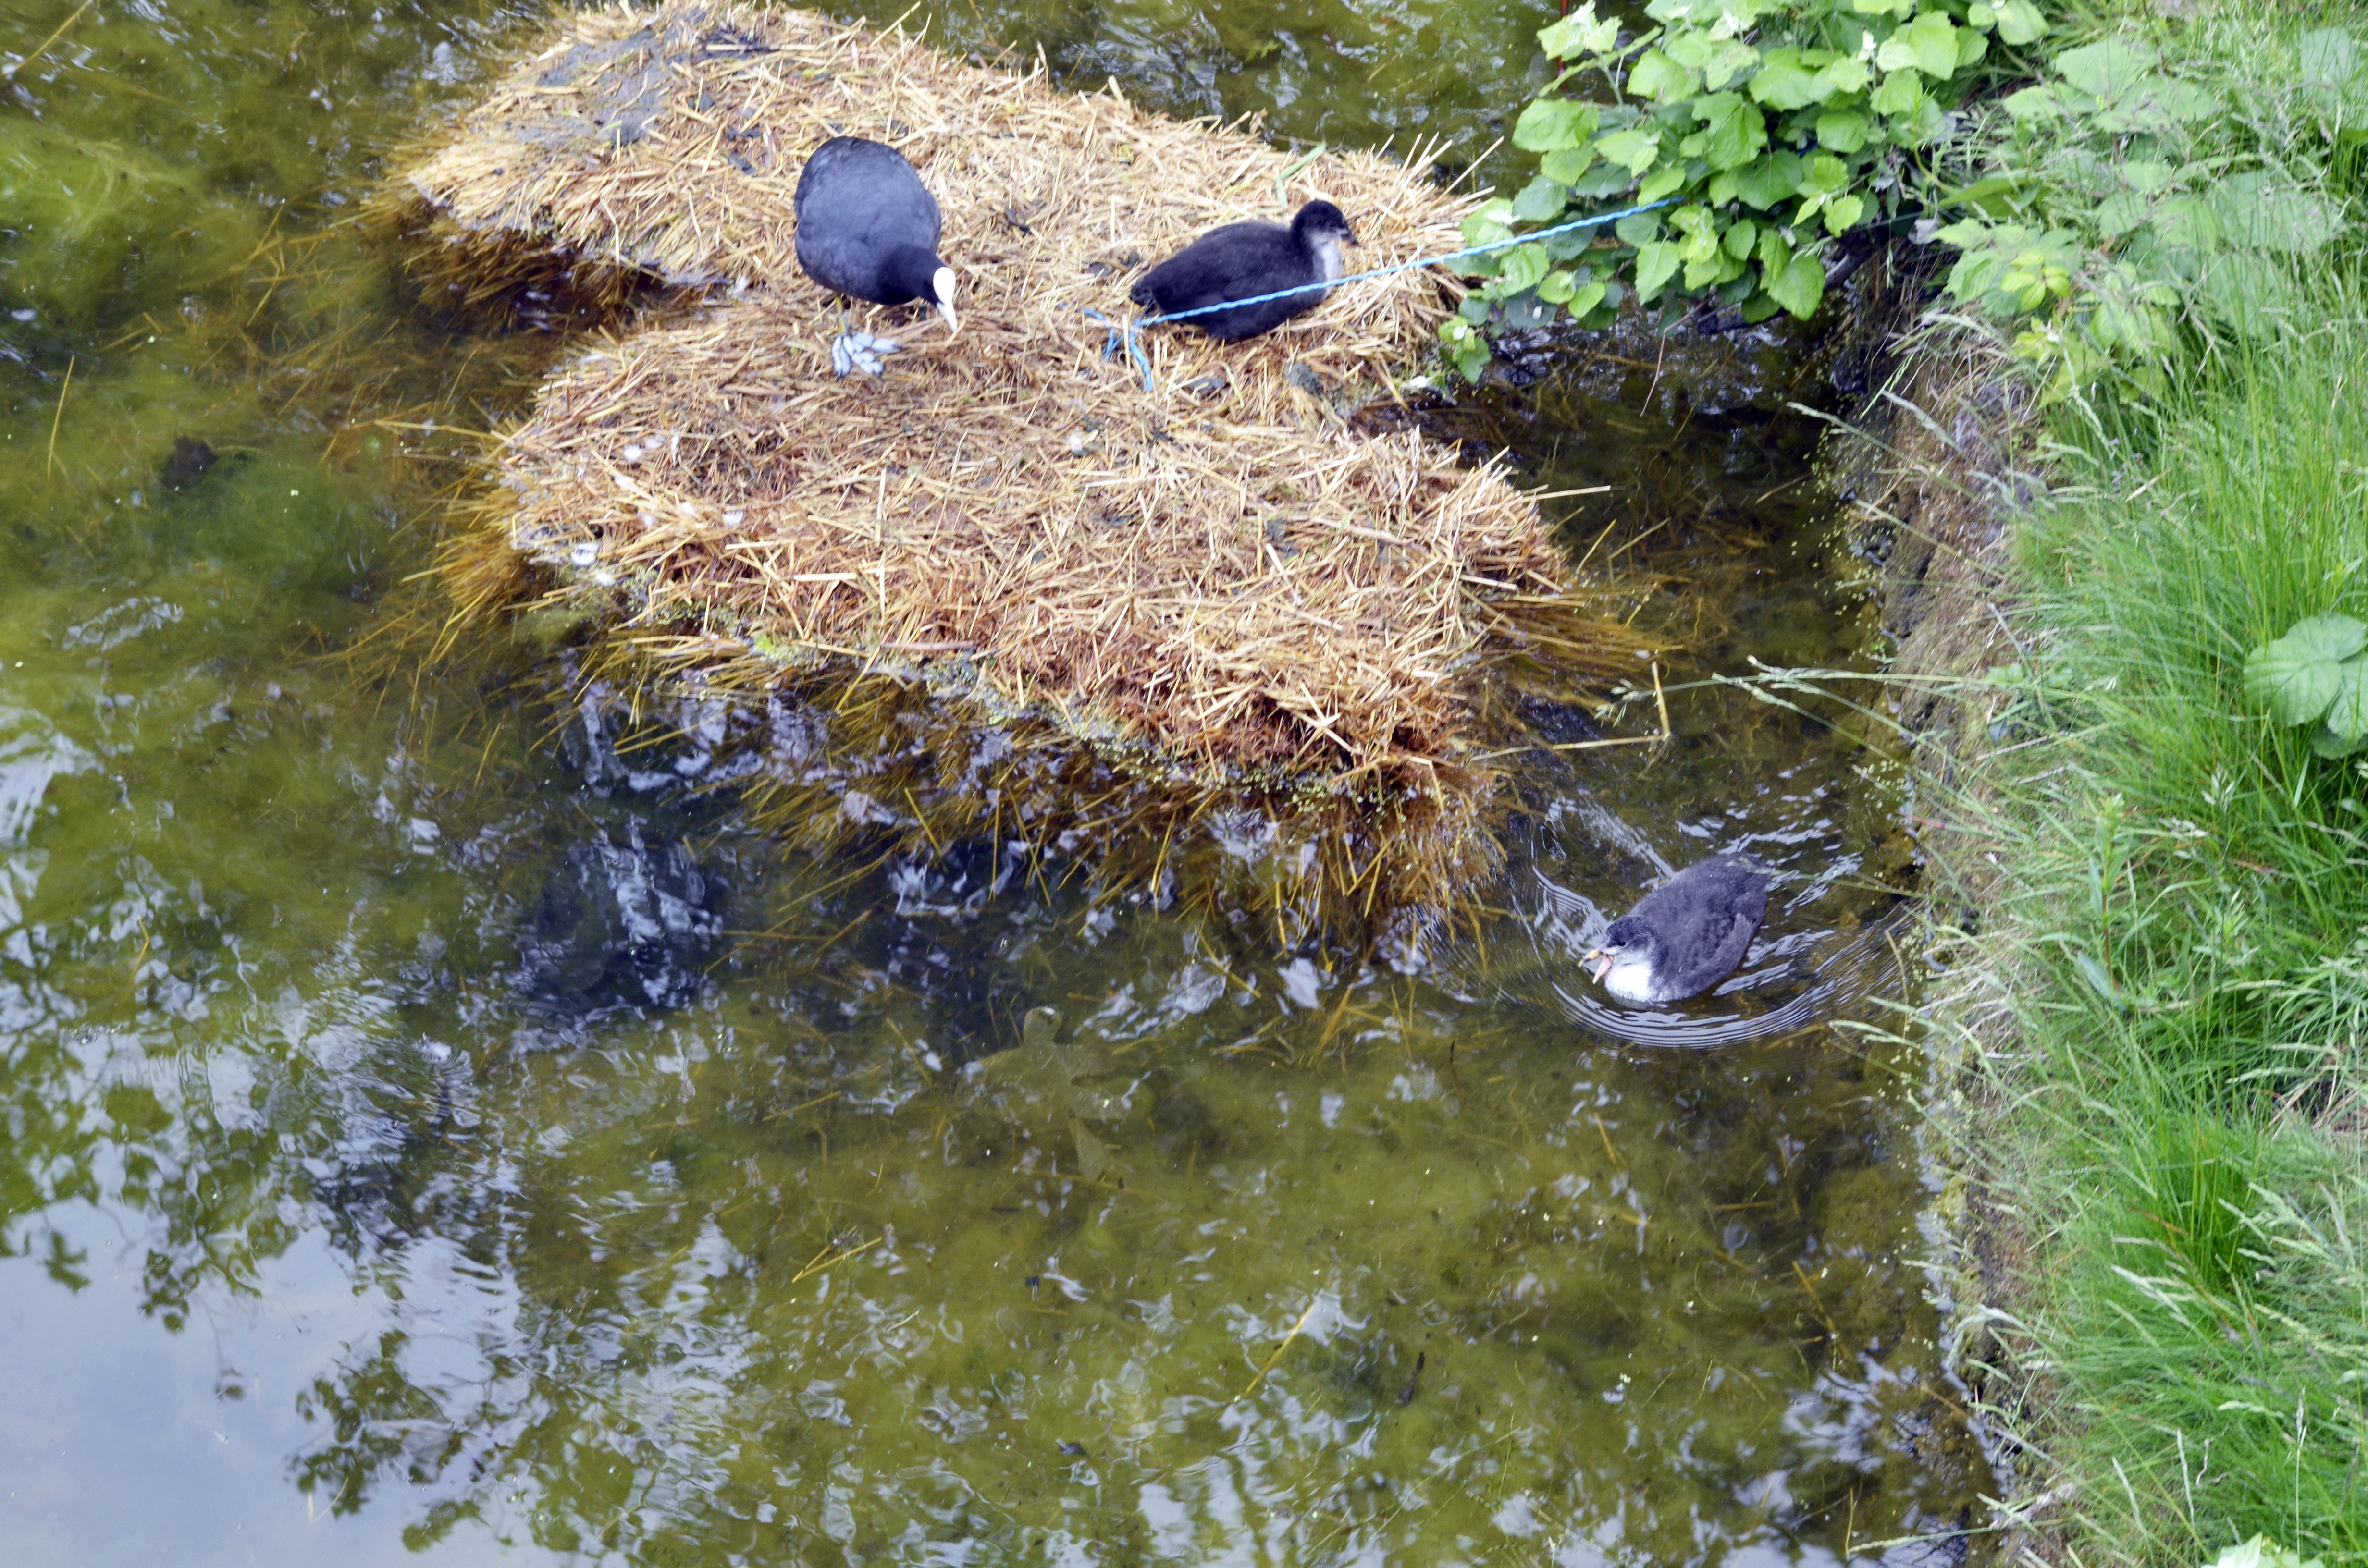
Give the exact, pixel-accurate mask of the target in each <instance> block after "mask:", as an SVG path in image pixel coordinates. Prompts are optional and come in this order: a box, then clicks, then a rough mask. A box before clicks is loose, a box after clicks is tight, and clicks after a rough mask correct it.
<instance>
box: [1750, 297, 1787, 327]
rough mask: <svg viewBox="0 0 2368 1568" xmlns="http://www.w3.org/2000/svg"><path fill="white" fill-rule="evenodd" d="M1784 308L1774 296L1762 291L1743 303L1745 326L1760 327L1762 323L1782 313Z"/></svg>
mask: <svg viewBox="0 0 2368 1568" xmlns="http://www.w3.org/2000/svg"><path fill="white" fill-rule="evenodd" d="M1783 308H1784V307H1783V306H1782V305H1781V304H1779V303H1777V301H1776V298H1775V296H1774V295H1772V294H1770V293H1769V292H1768V290H1765V289H1762V290H1759V292H1758V293H1757V294H1754V295H1752V296H1751V298H1749V299H1748V300H1746V301H1743V321H1744V324H1745V325H1747V326H1758V325H1759V324H1760V323H1761V322H1764V321H1766V320H1767V319H1768V318H1769V317H1770V316H1772V315H1774V314H1775V313H1776V312H1778V311H1781V310H1782V309H1783Z"/></svg>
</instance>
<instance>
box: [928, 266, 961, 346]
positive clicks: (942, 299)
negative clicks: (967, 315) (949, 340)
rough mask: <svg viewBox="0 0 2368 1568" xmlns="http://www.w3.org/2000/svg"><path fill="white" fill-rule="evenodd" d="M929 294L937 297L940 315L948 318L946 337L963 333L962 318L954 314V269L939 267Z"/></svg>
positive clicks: (931, 281) (932, 279) (930, 285)
mask: <svg viewBox="0 0 2368 1568" xmlns="http://www.w3.org/2000/svg"><path fill="white" fill-rule="evenodd" d="M929 292H930V293H932V294H934V295H936V296H937V299H936V301H935V303H936V305H937V307H938V314H939V315H941V316H943V317H945V318H946V335H947V336H948V337H951V336H953V335H955V334H956V333H958V332H960V331H962V318H961V317H960V316H958V315H956V314H954V269H953V268H952V267H939V268H938V270H937V274H936V276H934V277H932V278H930V279H929Z"/></svg>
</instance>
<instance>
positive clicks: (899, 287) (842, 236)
mask: <svg viewBox="0 0 2368 1568" xmlns="http://www.w3.org/2000/svg"><path fill="white" fill-rule="evenodd" d="M797 213H798V233H797V247H798V265H799V266H800V267H804V268H805V269H806V276H807V277H809V278H813V279H814V281H815V282H817V283H819V284H821V285H822V286H823V287H824V288H825V289H831V290H837V292H839V293H841V294H848V295H852V296H853V297H854V298H856V299H859V300H869V301H871V302H872V303H873V304H875V305H901V304H903V303H905V301H908V300H927V301H929V302H930V303H932V304H934V305H935V306H937V308H938V313H939V315H941V316H943V317H945V318H946V329H947V330H948V331H949V332H951V331H953V330H955V329H956V328H958V327H960V326H961V325H962V323H961V321H960V319H959V318H957V317H956V316H955V314H954V273H953V268H952V267H948V266H947V265H946V264H945V263H944V262H943V261H941V260H939V258H938V236H939V233H942V232H943V228H944V224H943V222H942V221H941V220H940V219H939V215H938V202H937V199H936V198H935V197H933V196H931V195H930V194H929V191H928V187H927V186H925V185H923V184H922V183H921V176H920V175H919V174H918V173H916V171H915V170H914V168H913V165H911V164H910V163H908V162H906V161H905V154H904V153H899V152H898V151H896V149H895V148H894V147H891V146H888V145H887V144H885V143H884V142H868V141H866V140H864V139H863V138H862V137H860V136H834V137H832V138H831V139H830V140H829V141H827V142H824V143H823V144H822V145H821V146H819V147H817V148H815V149H814V156H813V157H811V158H808V159H807V160H806V166H805V172H804V173H803V174H801V175H800V176H798V194H797Z"/></svg>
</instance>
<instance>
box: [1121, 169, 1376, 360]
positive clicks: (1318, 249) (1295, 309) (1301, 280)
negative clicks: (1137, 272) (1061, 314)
mask: <svg viewBox="0 0 2368 1568" xmlns="http://www.w3.org/2000/svg"><path fill="white" fill-rule="evenodd" d="M1356 243H1357V235H1356V233H1355V231H1353V230H1351V229H1350V228H1349V220H1348V219H1347V218H1345V217H1343V216H1342V215H1341V212H1340V210H1339V209H1338V207H1335V206H1333V205H1332V204H1331V203H1330V202H1328V201H1311V202H1309V203H1308V204H1307V205H1306V206H1304V207H1303V208H1301V209H1300V210H1299V211H1298V213H1297V214H1296V215H1295V216H1294V217H1292V220H1291V222H1290V224H1289V226H1287V227H1286V226H1285V225H1283V224H1281V223H1256V222H1252V223H1227V224H1226V225H1224V227H1223V228H1219V229H1212V230H1210V231H1209V232H1208V233H1205V234H1202V235H1201V237H1200V238H1199V239H1197V240H1194V241H1193V242H1192V243H1191V244H1189V245H1186V246H1185V247H1184V248H1183V249H1182V250H1179V251H1178V252H1177V253H1176V254H1175V255H1174V256H1169V257H1168V258H1167V260H1166V261H1163V262H1161V263H1160V264H1159V265H1158V266H1156V267H1153V268H1152V269H1151V270H1150V271H1148V272H1146V273H1144V275H1143V277H1142V278H1139V279H1138V280H1137V281H1136V283H1135V285H1134V289H1133V294H1132V298H1133V301H1134V302H1135V303H1136V304H1138V305H1142V306H1144V307H1146V308H1147V309H1151V310H1156V311H1157V312H1160V313H1161V314H1162V315H1170V316H1174V315H1181V314H1183V313H1184V312H1186V311H1195V310H1199V309H1201V307H1202V306H1204V305H1215V304H1222V303H1224V301H1227V300H1247V299H1248V298H1250V297H1251V296H1253V295H1257V294H1270V293H1273V292H1274V291H1275V290H1279V289H1297V288H1301V287H1303V286H1304V285H1307V284H1311V283H1329V282H1331V281H1332V280H1333V279H1334V278H1338V277H1339V276H1340V247H1341V246H1342V245H1344V244H1351V245H1353V244H1356ZM1327 292H1328V290H1323V289H1308V290H1307V291H1306V292H1305V293H1304V294H1293V295H1291V296H1290V297H1289V298H1287V299H1281V300H1269V301H1266V302H1265V303H1263V304H1257V305H1244V306H1242V307H1241V308H1239V309H1238V310H1231V311H1212V312H1209V313H1208V314H1207V315H1205V316H1194V317H1193V318H1192V319H1191V321H1190V323H1189V324H1190V325H1192V326H1197V327H1199V328H1200V329H1201V331H1203V332H1205V333H1207V334H1208V335H1210V336H1211V337H1214V338H1219V339H1222V340H1223V341H1224V342H1227V343H1236V342H1239V341H1240V340H1241V339H1243V338H1245V337H1256V336H1257V335H1258V334H1259V333H1262V332H1272V331H1273V330H1274V329H1275V328H1276V327H1279V326H1281V324H1283V323H1285V322H1287V321H1289V320H1290V319H1291V318H1292V317H1293V316H1295V315H1298V314H1300V313H1301V312H1305V311H1312V310H1314V309H1315V307H1316V306H1317V305H1319V304H1322V303H1323V302H1324V297H1325V295H1326V293H1327Z"/></svg>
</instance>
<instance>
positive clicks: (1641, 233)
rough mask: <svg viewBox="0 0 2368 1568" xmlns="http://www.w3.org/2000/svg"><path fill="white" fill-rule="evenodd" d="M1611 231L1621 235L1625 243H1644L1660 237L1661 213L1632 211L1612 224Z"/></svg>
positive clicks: (1620, 238) (1621, 241) (1621, 239)
mask: <svg viewBox="0 0 2368 1568" xmlns="http://www.w3.org/2000/svg"><path fill="white" fill-rule="evenodd" d="M1611 232H1612V233H1614V234H1615V235H1617V236H1619V240H1620V243H1621V244H1623V245H1642V244H1645V243H1646V242H1647V241H1649V240H1653V239H1656V238H1658V237H1659V235H1660V233H1661V215H1660V214H1659V213H1658V212H1631V213H1630V214H1628V216H1626V217H1625V218H1622V219H1621V220H1620V221H1619V222H1616V223H1614V224H1612V225H1611Z"/></svg>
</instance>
